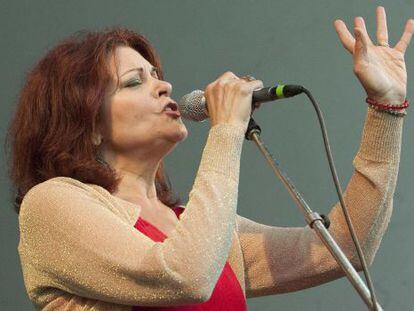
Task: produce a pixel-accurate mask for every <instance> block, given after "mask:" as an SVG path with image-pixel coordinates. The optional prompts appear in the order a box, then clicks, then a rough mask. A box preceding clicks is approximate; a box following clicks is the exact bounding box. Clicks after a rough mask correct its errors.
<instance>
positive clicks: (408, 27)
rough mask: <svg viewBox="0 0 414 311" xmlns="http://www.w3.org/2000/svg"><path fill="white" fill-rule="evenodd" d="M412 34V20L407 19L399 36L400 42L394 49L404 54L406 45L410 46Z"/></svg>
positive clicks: (413, 26)
mask: <svg viewBox="0 0 414 311" xmlns="http://www.w3.org/2000/svg"><path fill="white" fill-rule="evenodd" d="M413 32H414V20H413V19H409V20H408V21H407V22H406V23H405V28H404V32H403V34H402V36H401V39H400V41H398V43H397V44H396V45H395V46H394V49H396V50H398V51H400V52H401V53H403V54H404V53H405V50H406V49H407V47H408V45H409V44H410V40H411V36H412V35H413Z"/></svg>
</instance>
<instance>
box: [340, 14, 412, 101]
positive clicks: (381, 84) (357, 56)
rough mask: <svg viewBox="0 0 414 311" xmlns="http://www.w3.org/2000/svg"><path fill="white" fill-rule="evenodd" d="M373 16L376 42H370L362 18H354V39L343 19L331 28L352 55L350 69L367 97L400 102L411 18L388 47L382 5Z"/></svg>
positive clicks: (403, 93) (404, 93)
mask: <svg viewBox="0 0 414 311" xmlns="http://www.w3.org/2000/svg"><path fill="white" fill-rule="evenodd" d="M376 15H377V32H376V36H377V44H374V43H372V41H371V39H370V37H369V35H368V33H367V30H366V28H365V22H364V19H363V18H362V17H359V16H358V17H356V18H355V20H354V34H355V38H354V37H353V36H352V35H351V33H350V32H349V31H348V29H347V27H346V25H345V23H344V22H343V21H342V20H340V19H337V20H335V21H334V27H335V30H336V32H337V33H338V36H339V39H340V40H341V42H342V45H343V46H344V47H345V48H346V49H347V50H348V51H349V52H350V53H351V54H352V56H353V72H354V73H355V75H356V76H357V78H358V80H359V81H360V82H361V84H362V86H363V88H364V89H365V91H366V93H367V96H368V97H370V98H372V99H375V100H377V101H379V102H383V103H387V104H392V105H400V104H402V103H403V102H404V100H405V98H406V94H407V71H406V68H405V61H404V54H405V51H406V49H407V47H408V45H409V43H410V40H411V36H412V34H413V32H414V19H409V20H407V22H406V24H405V28H404V32H403V34H402V36H401V38H400V41H398V43H397V44H396V45H395V46H394V47H390V46H389V44H388V30H387V20H386V15H385V9H384V7H382V6H379V7H377V8H376Z"/></svg>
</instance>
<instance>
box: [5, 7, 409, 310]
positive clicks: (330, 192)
mask: <svg viewBox="0 0 414 311" xmlns="http://www.w3.org/2000/svg"><path fill="white" fill-rule="evenodd" d="M379 4H382V5H384V6H385V8H386V11H387V16H388V26H389V36H390V44H391V45H394V44H395V43H396V42H397V40H398V39H399V37H400V35H401V33H402V29H403V26H404V24H405V21H406V20H407V19H408V18H412V17H413V14H414V10H413V9H414V2H413V1H411V0H393V1H383V2H378V1H361V0H348V1H338V0H336V1H333V0H330V1H328V0H326V1H322V0H314V1H309V0H308V1H306V0H278V1H270V0H267V1H246V0H245V1H205V0H202V1H201V0H197V1H195V0H192V1H190V0H186V1H178V0H170V1H137V0H135V1H97V0H94V1H14V2H11V1H10V2H6V1H3V2H2V4H1V5H0V23H1V24H0V34H1V36H0V39H1V49H0V59H1V67H0V70H1V73H0V81H1V88H0V92H1V106H0V107H1V133H2V138H3V137H4V134H5V132H6V129H7V125H8V122H9V119H10V116H11V114H12V111H13V109H14V107H15V105H16V98H17V94H18V92H19V90H20V88H21V86H22V84H23V81H24V77H25V73H26V72H27V71H28V70H29V69H30V68H31V66H33V65H34V64H35V62H36V61H37V60H38V59H39V58H40V57H41V56H42V55H44V53H45V51H46V50H47V49H48V48H50V47H52V46H54V45H55V44H56V43H57V42H58V41H59V40H61V39H63V38H64V37H66V36H68V35H69V34H72V33H73V32H75V31H78V30H80V29H101V28H103V27H107V26H112V25H123V26H127V27H130V28H132V29H134V30H138V31H141V32H142V33H143V34H145V35H146V36H147V37H148V38H149V39H150V40H151V41H152V42H153V43H154V45H155V47H156V48H157V50H158V52H159V54H160V55H161V58H162V61H163V65H164V69H165V73H166V79H167V80H168V81H170V82H171V83H172V84H173V88H174V91H173V97H174V98H175V99H176V100H178V99H179V98H180V97H181V96H182V95H183V94H185V93H186V92H189V91H191V90H193V89H196V88H200V89H203V88H204V87H205V86H206V85H207V84H208V83H209V82H211V81H212V80H214V79H215V78H216V77H217V76H218V75H220V74H222V73H223V72H224V71H227V70H230V71H233V72H234V73H236V74H237V75H244V74H251V75H253V76H255V77H256V78H259V79H262V80H263V82H264V84H265V85H270V84H272V83H278V82H279V83H297V84H302V85H304V86H306V87H307V88H308V89H310V90H311V91H312V93H313V95H314V96H315V97H316V99H317V100H318V101H319V102H320V105H321V109H322V111H323V112H324V115H325V119H326V125H327V128H328V131H329V137H330V142H331V145H332V146H331V147H332V152H333V155H334V158H335V163H336V166H337V169H338V174H339V177H340V180H341V182H342V185H343V188H345V185H346V184H347V182H348V180H349V178H350V176H351V174H352V170H353V167H352V160H353V157H354V155H355V153H356V151H357V149H358V146H359V141H360V136H361V130H362V125H363V121H364V117H365V112H366V104H365V102H364V99H365V96H364V95H365V94H364V91H363V89H362V87H361V86H360V84H359V81H358V80H357V79H356V77H355V76H354V74H353V73H352V62H351V56H350V55H349V54H348V52H347V51H346V50H345V49H344V48H343V47H342V45H341V44H340V41H339V39H338V38H337V35H336V32H335V30H334V28H333V26H332V22H333V21H334V19H335V18H342V19H343V20H344V21H345V22H346V23H347V25H348V26H350V25H351V26H352V22H353V18H354V17H355V16H358V15H361V16H363V17H364V18H365V19H366V23H367V28H368V31H369V33H370V35H371V38H372V39H373V40H375V36H374V34H375V7H376V6H377V5H379ZM411 45H412V44H411ZM413 55H414V47H413V46H411V47H409V48H408V50H407V53H406V64H407V70H408V97H409V98H412V96H413V94H414V87H413V85H412V83H411V81H412V78H413V76H414V58H413ZM255 119H256V121H257V122H258V123H260V125H261V126H262V129H263V133H262V138H263V139H264V141H265V142H266V143H267V145H268V147H269V149H270V150H271V151H272V153H273V155H274V156H275V157H276V158H277V159H278V161H279V162H280V164H281V165H282V167H283V168H284V170H285V171H286V172H287V173H288V175H289V176H290V178H291V179H292V180H293V182H294V183H295V184H296V186H297V188H298V189H299V190H300V191H301V193H302V194H303V196H304V198H305V199H306V200H307V202H308V203H309V205H310V206H311V207H312V208H313V209H314V210H316V211H318V212H320V213H327V212H328V211H329V209H330V208H331V207H332V206H333V205H334V204H335V203H336V201H337V197H336V192H335V191H334V187H333V184H332V180H331V177H330V172H329V170H328V165H327V160H326V156H325V153H324V150H323V144H322V137H321V133H320V129H319V126H318V124H317V121H316V116H315V113H314V111H313V109H312V107H311V105H310V103H309V102H308V100H307V99H306V98H305V97H304V96H298V97H296V98H294V99H291V100H284V101H279V102H276V103H275V104H274V105H272V104H268V105H263V106H262V109H261V110H260V111H258V112H257V113H256V117H255ZM413 122H414V114H413V109H409V115H408V116H407V117H406V119H405V125H404V134H403V148H402V158H401V164H400V174H399V181H398V184H397V190H396V194H395V200H394V212H393V216H392V220H391V222H390V225H389V228H388V230H387V232H386V234H385V236H384V238H383V242H382V245H381V247H380V249H379V251H378V253H377V256H376V258H375V261H374V264H373V266H372V267H371V273H372V277H373V281H374V282H375V285H376V290H377V295H378V298H379V301H380V302H381V304H382V306H383V307H384V308H385V309H386V310H412V304H413V298H412V294H413V285H412V284H413V276H414V269H413V268H411V263H412V262H413V261H414V252H413V250H412V242H411V236H412V234H413V232H414V230H413V229H412V225H411V221H412V218H413V216H414V212H413V207H412V201H413V199H414V191H413V182H412V178H413V177H412V174H413V167H414V164H413V161H412V160H413V159H414V148H413V147H414V142H413V137H414V126H413ZM186 124H187V125H188V129H189V137H188V139H187V140H186V141H185V142H183V143H182V144H181V145H179V146H178V147H177V148H176V149H175V150H174V151H173V152H172V153H171V155H169V157H168V158H167V160H166V162H167V169H168V173H169V174H170V177H171V180H172V183H173V186H174V187H175V189H176V190H177V191H178V192H179V193H180V194H181V196H182V198H183V200H184V202H185V201H186V200H187V194H188V193H189V191H190V189H191V187H192V183H193V179H194V177H195V173H196V170H197V167H198V163H199V160H200V155H201V151H202V148H203V146H204V143H205V139H206V135H207V132H208V129H209V124H208V122H205V123H202V124H193V123H189V122H186ZM243 148H244V149H243V155H242V163H241V176H240V192H239V193H240V196H239V206H238V213H239V214H240V215H243V216H245V217H249V218H251V219H253V220H255V221H258V222H262V223H265V224H268V225H275V226H303V225H304V220H303V217H302V214H301V212H300V211H299V209H298V208H297V207H296V205H295V204H294V203H293V202H292V200H291V199H290V197H289V195H288V194H287V191H286V190H285V189H284V187H283V186H282V184H281V183H280V182H279V180H277V179H276V177H275V176H274V175H273V174H272V173H271V172H270V171H269V169H268V166H267V164H266V163H265V162H264V160H263V159H262V156H261V154H260V153H259V151H258V150H257V149H256V147H255V145H254V144H253V143H252V142H248V141H246V142H245V145H244V147H243ZM1 169H2V174H1V177H2V179H1V183H2V184H1V186H2V187H1V188H0V191H1V198H2V204H1V206H2V209H1V211H2V213H1V218H0V219H1V220H0V221H1V223H0V228H1V241H0V242H1V243H0V245H1V246H2V248H1V258H0V259H1V261H0V262H1V268H0V293H1V294H0V309H1V310H32V309H33V307H32V305H31V303H30V301H29V299H28V297H27V294H26V292H25V287H24V283H23V279H22V274H21V269H20V262H19V257H18V254H17V244H18V239H19V234H18V223H17V215H16V214H15V213H14V212H13V210H12V207H11V204H10V198H9V196H8V193H9V190H8V189H9V187H10V184H9V181H8V179H7V176H6V174H5V172H6V168H5V163H4V157H2V167H1ZM275 251H276V250H275ZM248 305H249V309H250V310H305V309H306V310H365V309H366V308H365V306H364V304H363V303H362V302H361V301H360V299H359V297H358V296H357V294H356V293H355V292H354V289H353V288H352V287H351V286H350V285H349V283H348V281H347V280H346V279H340V280H337V281H334V282H331V283H328V284H325V285H322V286H319V287H317V288H313V289H308V290H304V291H300V292H296V293H290V294H284V295H277V296H267V297H259V298H255V299H250V300H248Z"/></svg>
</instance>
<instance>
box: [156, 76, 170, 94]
mask: <svg viewBox="0 0 414 311" xmlns="http://www.w3.org/2000/svg"><path fill="white" fill-rule="evenodd" d="M156 81H157V84H156V89H155V94H156V96H157V97H161V96H163V95H164V96H167V97H170V96H171V93H172V85H171V83H169V82H167V81H163V80H156Z"/></svg>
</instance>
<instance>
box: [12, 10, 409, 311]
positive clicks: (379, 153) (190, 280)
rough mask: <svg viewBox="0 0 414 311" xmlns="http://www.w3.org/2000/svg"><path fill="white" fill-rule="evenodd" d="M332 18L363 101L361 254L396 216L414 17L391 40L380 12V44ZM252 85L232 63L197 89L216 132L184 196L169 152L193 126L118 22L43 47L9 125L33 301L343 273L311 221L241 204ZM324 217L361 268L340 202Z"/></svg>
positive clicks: (172, 298)
mask: <svg viewBox="0 0 414 311" xmlns="http://www.w3.org/2000/svg"><path fill="white" fill-rule="evenodd" d="M334 27H335V29H336V31H337V33H338V35H339V38H340V41H341V42H342V44H343V45H344V47H345V48H346V49H347V50H348V51H349V52H350V53H351V55H352V56H353V71H354V73H355V74H356V76H357V78H358V79H359V81H360V82H361V84H362V87H363V88H364V89H365V91H366V94H367V98H368V99H367V102H368V106H367V108H366V109H367V114H366V120H365V124H364V129H363V133H362V141H361V145H360V148H359V150H358V152H357V154H356V156H355V158H354V161H353V166H354V169H355V170H354V173H353V175H352V177H351V180H350V182H349V184H348V185H347V188H346V192H345V201H346V204H347V207H348V209H349V212H350V216H351V219H352V221H353V224H354V227H355V230H356V233H357V236H358V238H359V239H360V242H361V245H362V247H363V250H364V254H365V256H366V260H367V262H368V263H369V264H371V263H372V261H373V259H374V256H375V253H376V251H377V250H378V247H379V244H380V241H381V238H382V236H383V234H384V232H385V230H386V228H387V225H388V222H389V220H390V217H391V211H392V202H393V194H394V190H395V185H396V181H397V174H398V166H399V159H400V147H401V136H402V125H403V117H404V115H405V114H406V111H405V108H404V107H406V106H407V105H406V103H407V101H405V99H406V88H407V85H406V82H407V76H406V68H405V62H404V53H405V51H406V49H407V46H408V44H409V42H410V39H411V36H412V33H413V30H414V20H408V21H407V23H406V26H405V29H404V32H403V34H402V37H401V39H400V41H399V42H398V43H397V44H396V45H395V46H394V47H390V46H389V45H388V35H387V25H386V18H385V11H384V8H382V7H378V8H377V33H376V43H373V42H371V39H370V38H369V36H368V34H367V31H366V28H365V25H364V20H363V19H362V18H361V17H357V18H355V25H354V35H355V38H354V37H353V35H351V34H350V32H349V31H348V30H347V28H346V26H345V24H344V23H343V22H342V21H341V20H336V21H335V22H334ZM261 87H263V84H262V82H261V81H260V80H254V79H253V80H251V79H247V78H243V77H242V78H240V77H238V76H237V75H235V74H234V73H232V72H229V71H228V72H225V73H224V74H222V75H221V76H219V77H218V78H217V79H216V80H215V81H213V82H211V83H210V84H208V85H207V87H206V88H205V96H206V98H207V102H208V111H209V115H210V122H211V128H210V130H209V134H208V138H207V141H206V144H205V147H204V150H203V153H202V157H201V161H200V166H199V169H198V172H197V175H196V178H195V181H194V184H193V187H192V190H191V192H190V194H189V200H188V202H187V204H186V205H185V206H184V205H180V202H179V200H178V199H175V197H174V195H173V192H172V189H171V185H170V183H169V181H168V178H167V176H166V174H165V172H164V166H163V159H164V157H165V156H166V155H167V154H169V153H170V152H171V151H172V150H173V149H174V147H175V146H176V145H177V144H178V143H179V142H181V141H183V140H184V139H185V138H186V137H187V129H186V127H185V125H184V124H183V122H182V120H181V118H180V113H179V111H178V109H177V104H176V103H175V101H174V100H173V99H172V98H171V89H172V87H171V84H169V83H168V82H167V81H164V80H163V75H162V69H161V63H160V60H159V58H158V56H157V54H156V52H155V51H154V49H153V47H152V46H151V44H150V43H149V42H148V41H147V40H146V39H145V38H144V37H143V36H142V35H139V34H137V33H136V32H134V31H132V30H128V29H125V28H121V27H117V28H111V29H109V30H105V31H100V32H83V33H78V34H76V35H73V36H71V37H69V38H68V39H66V40H64V41H63V42H61V43H60V44H58V45H57V46H56V47H55V48H53V49H51V50H50V51H49V52H48V53H47V54H46V55H45V56H44V57H43V58H42V59H41V60H40V62H39V63H38V64H37V65H36V66H35V67H34V68H33V69H32V70H31V72H30V73H29V74H28V77H27V81H26V83H25V85H24V87H23V89H22V91H21V94H20V97H19V102H18V106H17V109H16V112H15V115H14V118H13V120H12V122H11V125H10V129H9V134H8V140H9V143H10V147H11V157H10V176H11V179H12V181H13V184H14V187H15V189H16V201H15V203H16V205H15V206H16V211H17V212H18V213H19V227H20V241H19V246H18V252H19V255H20V260H21V266H22V271H23V276H24V282H25V286H26V289H27V293H28V296H29V298H30V299H31V301H32V302H33V304H34V306H35V307H36V308H37V309H39V310H147V309H148V310H224V309H225V310H246V298H250V297H258V296H265V295H273V294H277V293H284V292H290V291H297V290H300V289H304V288H308V287H313V286H316V285H319V284H321V283H325V282H329V281H331V280H334V279H337V278H339V277H342V276H343V275H344V273H343V272H342V270H341V269H340V268H339V266H338V265H337V263H336V261H335V260H334V259H333V257H332V256H331V254H330V253H329V252H328V251H327V249H326V248H325V246H324V245H323V243H322V242H321V241H320V239H319V238H318V237H317V235H316V234H315V233H314V232H313V230H312V229H311V228H309V226H306V227H300V228H299V227H298V228H281V227H274V226H268V225H264V224H260V223H257V222H254V221H252V220H250V219H247V218H245V217H242V216H240V215H238V214H237V197H238V184H239V169H240V156H241V151H242V144H243V140H244V134H245V131H246V129H247V124H248V121H249V118H250V115H251V113H252V111H251V99H252V92H253V91H254V90H255V89H258V88H261ZM362 101H363V99H361V102H362ZM329 218H330V220H331V227H330V228H329V231H330V233H331V234H332V235H333V237H334V238H335V240H336V241H337V242H338V244H339V246H340V247H341V248H342V249H343V250H344V252H345V253H346V255H347V256H348V258H350V260H351V262H352V263H353V264H354V266H355V267H356V269H358V270H360V269H361V264H360V262H359V259H358V257H357V256H356V252H355V251H354V245H353V243H352V240H351V238H350V235H349V231H348V228H347V226H346V223H345V219H344V218H343V214H342V210H341V209H340V206H339V204H336V205H335V206H334V207H333V208H332V210H331V211H330V213H329ZM149 307H152V308H149Z"/></svg>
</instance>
